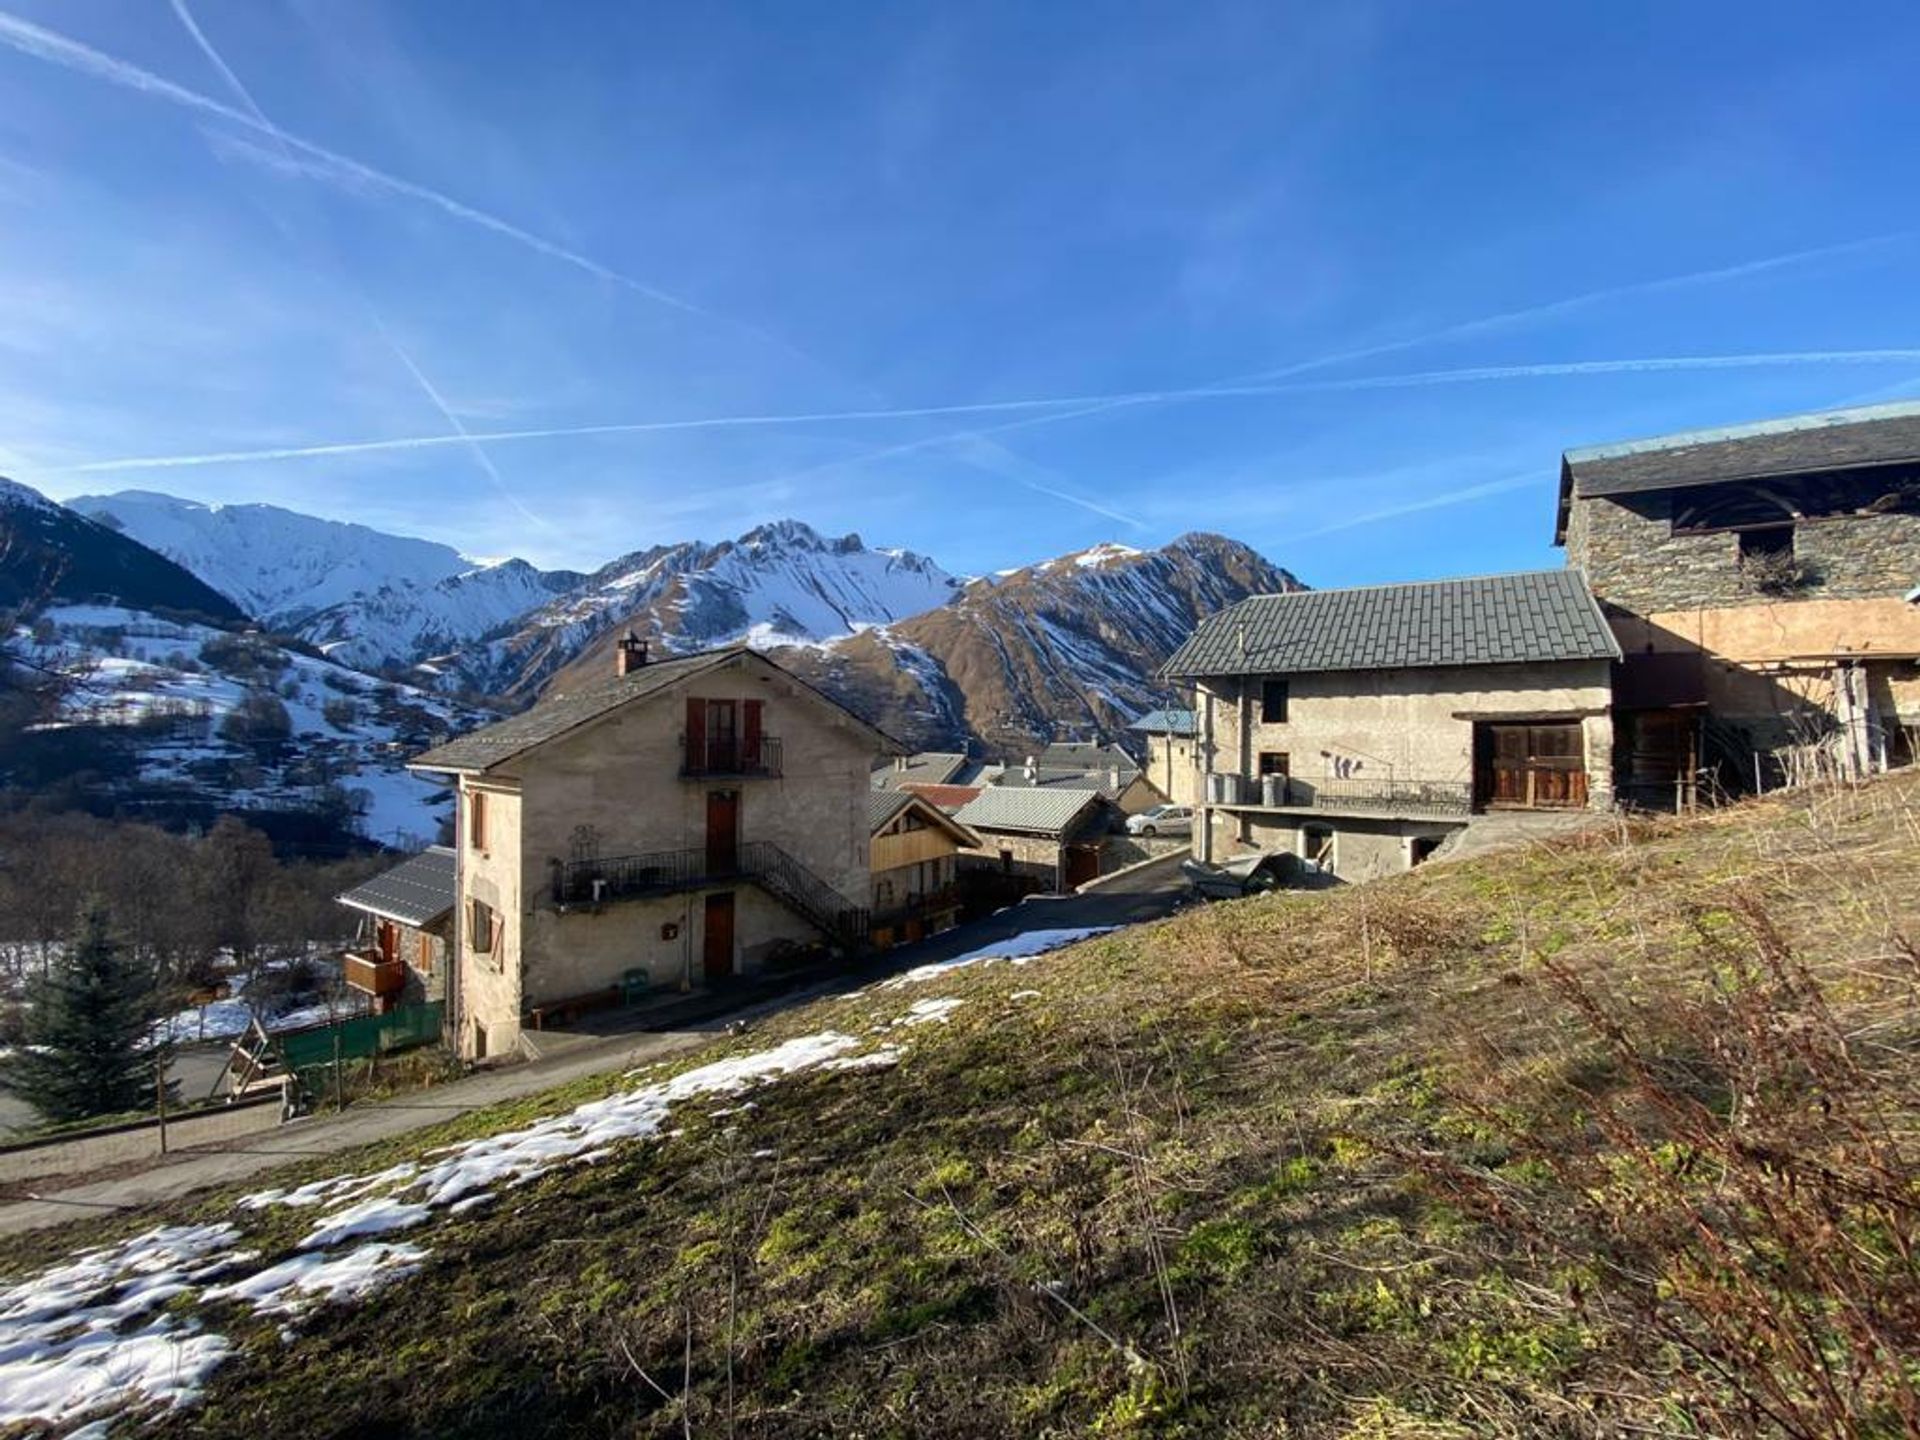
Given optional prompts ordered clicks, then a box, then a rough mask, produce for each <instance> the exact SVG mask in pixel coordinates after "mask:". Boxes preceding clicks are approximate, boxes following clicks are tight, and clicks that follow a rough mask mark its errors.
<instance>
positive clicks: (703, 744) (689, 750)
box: [680, 735, 784, 780]
mask: <svg viewBox="0 0 1920 1440" xmlns="http://www.w3.org/2000/svg"><path fill="white" fill-rule="evenodd" d="M782 759H783V757H782V755H781V747H780V741H779V740H778V739H777V738H775V737H774V736H772V735H762V736H759V737H758V738H756V739H753V740H742V739H739V738H737V737H736V738H725V737H720V736H711V735H709V736H705V737H702V736H697V735H688V736H686V737H685V740H684V744H683V749H682V751H681V758H680V773H681V774H682V775H684V776H687V777H689V778H699V779H730V780H737V779H759V780H778V779H779V778H780V777H781V775H782V774H783V773H784V772H783V771H782V769H781V762H782Z"/></svg>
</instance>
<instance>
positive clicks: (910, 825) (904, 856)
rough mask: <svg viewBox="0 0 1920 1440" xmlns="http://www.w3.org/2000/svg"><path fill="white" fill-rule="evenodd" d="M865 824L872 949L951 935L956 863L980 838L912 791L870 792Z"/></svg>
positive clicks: (956, 909) (956, 914) (957, 900)
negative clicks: (868, 848) (948, 932)
mask: <svg viewBox="0 0 1920 1440" xmlns="http://www.w3.org/2000/svg"><path fill="white" fill-rule="evenodd" d="M867 820H868V825H869V832H870V835H871V841H870V843H871V846H872V859H871V864H872V868H873V898H872V902H871V909H872V911H873V919H872V931H871V936H872V941H873V945H874V948H875V949H878V950H885V949H887V948H888V947H890V946H893V945H905V944H909V943H911V942H912V941H915V940H921V939H924V938H926V937H927V936H928V935H937V934H939V933H940V932H941V931H943V930H951V929H952V928H953V927H954V925H955V924H956V923H958V921H959V918H960V887H959V883H958V875H957V873H956V863H957V858H958V856H959V855H960V853H961V852H962V851H965V850H977V849H979V848H980V837H979V836H978V835H976V834H974V833H973V831H971V830H969V829H968V828H967V827H966V826H965V825H962V824H961V823H960V822H959V821H958V820H955V819H954V818H953V817H952V816H950V815H948V814H947V813H946V812H945V811H943V810H941V809H940V808H939V807H938V806H936V805H935V804H933V802H932V801H930V800H928V799H927V798H926V796H924V795H922V794H919V793H917V792H915V791H912V790H875V791H873V792H872V793H871V794H870V795H869V796H868V799H867Z"/></svg>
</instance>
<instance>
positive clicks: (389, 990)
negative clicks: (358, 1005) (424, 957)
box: [343, 950, 407, 1000]
mask: <svg viewBox="0 0 1920 1440" xmlns="http://www.w3.org/2000/svg"><path fill="white" fill-rule="evenodd" d="M343 978H344V979H345V980H346V982H347V984H348V985H349V986H350V987H352V988H353V989H355V990H359V991H362V992H363V993H365V994H368V995H372V996H374V997H375V998H376V999H381V1000H384V999H386V997H387V996H389V995H398V994H399V993H400V992H401V991H402V990H404V989H406V986H407V962H406V961H404V960H387V959H383V958H382V957H381V955H380V952H379V951H377V950H350V951H348V952H347V955H346V966H345V969H344V975H343Z"/></svg>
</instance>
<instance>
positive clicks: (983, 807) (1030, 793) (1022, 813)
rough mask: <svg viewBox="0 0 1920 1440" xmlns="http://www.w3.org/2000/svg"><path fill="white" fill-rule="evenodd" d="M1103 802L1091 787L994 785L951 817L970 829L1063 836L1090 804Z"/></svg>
mask: <svg viewBox="0 0 1920 1440" xmlns="http://www.w3.org/2000/svg"><path fill="white" fill-rule="evenodd" d="M1100 803H1102V802H1101V799H1100V796H1099V795H1098V794H1096V793H1095V792H1094V791H1092V790H1056V789H1051V788H1047V789H1039V790H1016V789H1013V788H1011V787H1009V786H1005V785H995V786H993V787H991V788H990V789H986V790H982V791H981V792H980V796H979V798H978V799H976V800H973V801H970V802H969V803H968V804H967V805H966V806H965V807H964V808H962V810H961V811H960V813H959V814H958V815H956V816H954V819H956V820H958V821H959V822H960V823H961V824H962V825H965V826H967V827H968V828H970V829H973V830H1016V831H1019V832H1021V833H1023V834H1030V835H1052V836H1060V835H1064V834H1065V833H1066V832H1067V830H1068V829H1070V828H1071V827H1072V825H1073V822H1074V821H1075V820H1077V819H1079V818H1080V815H1081V813H1082V812H1083V811H1085V810H1086V809H1087V807H1088V806H1090V805H1098V804H1100Z"/></svg>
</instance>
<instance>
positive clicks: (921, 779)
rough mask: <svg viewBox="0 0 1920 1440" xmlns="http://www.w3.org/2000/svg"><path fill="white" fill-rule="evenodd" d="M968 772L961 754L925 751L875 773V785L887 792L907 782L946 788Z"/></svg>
mask: <svg viewBox="0 0 1920 1440" xmlns="http://www.w3.org/2000/svg"><path fill="white" fill-rule="evenodd" d="M966 768H967V757H966V756H965V755H963V754H961V753H960V752H958V751H955V750H922V751H920V752H919V753H918V754H917V755H903V756H902V757H900V759H898V760H894V761H889V762H888V763H887V764H885V765H882V766H880V767H879V768H877V769H876V770H875V771H874V772H873V784H874V785H875V786H876V787H884V788H886V789H894V788H896V787H897V786H899V785H900V784H901V783H902V782H903V781H908V780H911V781H916V782H918V783H919V784H922V785H945V784H948V783H950V782H951V781H952V780H953V778H954V776H956V775H958V774H959V773H960V772H961V771H962V770H964V769H966Z"/></svg>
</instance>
